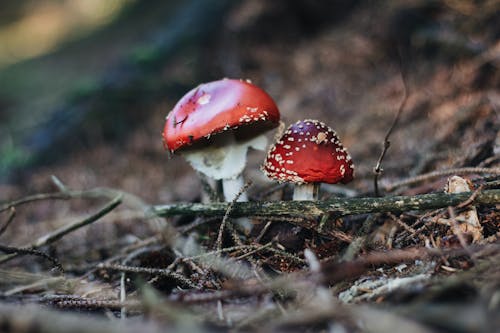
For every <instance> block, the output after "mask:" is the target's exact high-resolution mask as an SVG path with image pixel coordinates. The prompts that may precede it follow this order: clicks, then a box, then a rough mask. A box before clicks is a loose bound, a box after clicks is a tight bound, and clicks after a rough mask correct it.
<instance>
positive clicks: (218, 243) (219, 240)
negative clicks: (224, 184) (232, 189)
mask: <svg viewBox="0 0 500 333" xmlns="http://www.w3.org/2000/svg"><path fill="white" fill-rule="evenodd" d="M250 185H252V182H247V183H246V184H245V186H243V187H242V188H241V189H240V191H239V192H238V194H236V196H235V197H234V199H233V201H231V203H230V204H229V205H228V206H227V210H226V213H225V214H224V217H223V218H222V222H221V223H220V227H219V233H218V234H217V241H216V242H215V244H216V248H217V250H220V249H221V248H222V235H223V233H224V229H225V227H226V223H227V220H228V218H229V214H230V213H231V210H232V209H233V206H234V204H235V203H236V201H238V199H239V198H240V196H241V195H242V194H243V193H244V192H245V191H246V190H247V189H248V188H249V187H250ZM233 238H234V237H233Z"/></svg>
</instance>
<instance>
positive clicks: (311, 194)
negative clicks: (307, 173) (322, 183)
mask: <svg viewBox="0 0 500 333" xmlns="http://www.w3.org/2000/svg"><path fill="white" fill-rule="evenodd" d="M318 194H319V183H308V184H301V185H295V188H294V189H293V200H294V201H304V200H317V199H318Z"/></svg>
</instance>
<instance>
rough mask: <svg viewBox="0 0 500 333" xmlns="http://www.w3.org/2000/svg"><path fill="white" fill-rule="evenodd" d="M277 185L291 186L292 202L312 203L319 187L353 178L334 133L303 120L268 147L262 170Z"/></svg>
mask: <svg viewBox="0 0 500 333" xmlns="http://www.w3.org/2000/svg"><path fill="white" fill-rule="evenodd" d="M262 170H263V171H264V173H265V174H266V175H267V176H268V177H269V178H272V179H275V180H277V181H279V182H283V181H287V182H292V183H295V184H296V186H295V189H294V193H293V199H294V200H313V199H316V193H317V191H318V189H319V186H318V185H319V183H322V182H323V183H330V184H335V183H338V182H342V183H344V184H346V183H348V182H350V181H351V180H352V179H353V177H354V165H353V163H352V159H351V156H350V155H349V153H348V152H347V150H346V149H345V148H344V147H343V146H342V144H341V143H340V140H339V138H338V137H337V134H336V133H335V131H334V130H332V129H331V128H330V127H328V126H327V125H325V124H324V123H322V122H320V121H317V120H311V119H306V120H302V121H298V122H296V123H295V124H293V125H291V126H290V127H289V128H288V129H287V130H286V131H285V133H284V134H283V136H282V137H281V138H280V139H279V140H278V141H277V142H276V143H275V144H274V146H272V147H271V148H270V150H269V152H268V154H267V158H266V161H265V163H264V165H263V166H262Z"/></svg>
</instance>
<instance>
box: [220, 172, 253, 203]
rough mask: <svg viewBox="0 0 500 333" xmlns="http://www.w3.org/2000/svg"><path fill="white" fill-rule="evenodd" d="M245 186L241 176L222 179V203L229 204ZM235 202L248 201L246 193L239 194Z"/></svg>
mask: <svg viewBox="0 0 500 333" xmlns="http://www.w3.org/2000/svg"><path fill="white" fill-rule="evenodd" d="M243 186H245V182H244V180H243V177H242V176H241V174H239V175H238V176H237V177H236V178H231V179H222V191H223V192H224V201H227V202H231V201H233V200H234V198H236V196H237V195H238V194H239V193H240V191H241V189H242V188H243ZM236 201H239V202H246V201H248V195H247V194H246V192H243V193H241V194H240V196H239V197H238V199H237V200H236Z"/></svg>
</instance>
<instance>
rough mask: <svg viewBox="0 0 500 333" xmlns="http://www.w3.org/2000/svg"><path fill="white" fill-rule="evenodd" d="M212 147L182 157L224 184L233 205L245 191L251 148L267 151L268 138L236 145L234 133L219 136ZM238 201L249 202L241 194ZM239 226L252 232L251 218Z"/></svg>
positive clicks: (225, 198)
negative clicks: (244, 172)
mask: <svg viewBox="0 0 500 333" xmlns="http://www.w3.org/2000/svg"><path fill="white" fill-rule="evenodd" d="M211 140H212V143H211V146H210V147H207V148H205V149H202V150H196V151H194V150H193V151H191V150H186V151H185V152H183V153H182V155H183V156H184V158H185V159H186V160H187V161H188V162H189V163H190V164H191V166H192V167H193V168H194V169H195V170H197V171H199V172H201V173H203V174H205V175H206V176H208V177H210V178H212V179H221V180H222V190H223V192H224V200H225V201H227V202H231V201H233V200H234V199H235V198H236V196H237V195H238V193H240V191H241V190H242V189H243V186H244V185H245V184H244V180H243V177H242V175H241V172H242V171H243V169H244V168H245V165H246V161H247V150H248V148H250V147H251V148H254V149H258V150H264V149H265V148H266V145H267V138H266V136H265V135H263V134H262V135H259V136H257V137H255V138H253V139H250V140H247V141H243V142H237V141H236V140H235V138H234V134H233V132H232V131H229V132H225V133H220V134H217V135H215V136H214V137H213V138H211ZM237 201H248V196H247V194H246V193H241V195H240V196H239V197H238V199H237ZM237 223H238V224H239V225H240V226H242V227H243V229H245V230H246V231H250V230H251V229H252V224H251V222H250V220H249V219H248V218H239V219H237Z"/></svg>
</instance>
